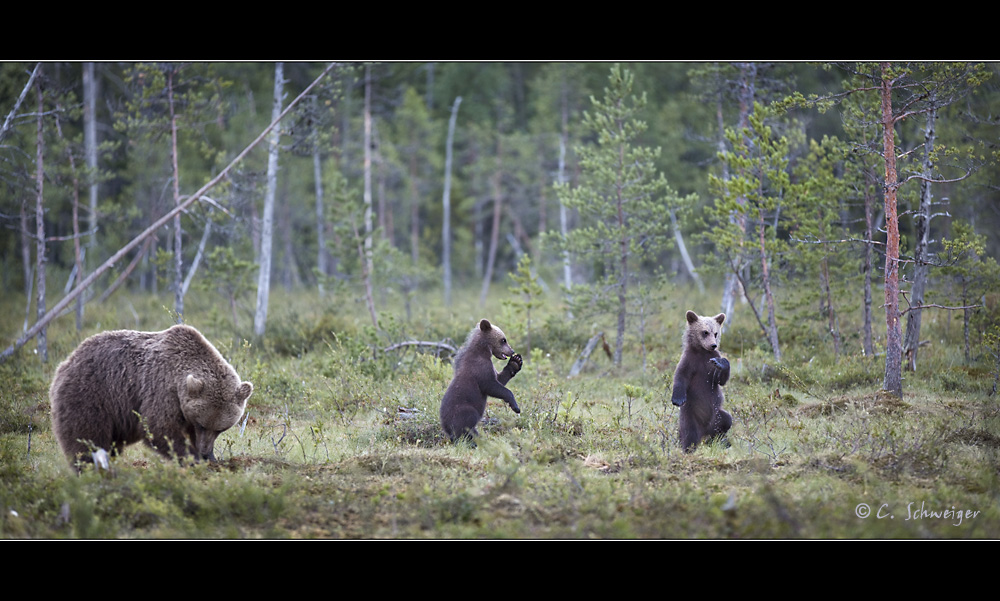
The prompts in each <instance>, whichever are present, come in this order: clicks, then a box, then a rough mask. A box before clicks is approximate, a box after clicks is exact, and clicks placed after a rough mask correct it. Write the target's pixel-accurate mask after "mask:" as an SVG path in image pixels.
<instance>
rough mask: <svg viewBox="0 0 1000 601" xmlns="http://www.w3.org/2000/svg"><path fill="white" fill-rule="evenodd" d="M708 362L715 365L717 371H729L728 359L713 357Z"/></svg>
mask: <svg viewBox="0 0 1000 601" xmlns="http://www.w3.org/2000/svg"><path fill="white" fill-rule="evenodd" d="M708 362H709V363H711V364H712V365H714V366H715V367H716V368H717V369H722V370H728V369H729V359H726V358H725V357H713V358H711V359H709V360H708Z"/></svg>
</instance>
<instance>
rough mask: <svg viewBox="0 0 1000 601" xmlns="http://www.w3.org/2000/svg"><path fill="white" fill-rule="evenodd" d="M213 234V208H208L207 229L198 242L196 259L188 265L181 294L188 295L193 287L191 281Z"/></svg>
mask: <svg viewBox="0 0 1000 601" xmlns="http://www.w3.org/2000/svg"><path fill="white" fill-rule="evenodd" d="M211 235H212V209H209V210H208V216H207V217H206V218H205V231H204V232H202V234H201V241H200V242H198V252H196V253H195V255H194V259H192V261H191V266H190V267H188V272H187V276H186V277H185V278H184V285H183V286H182V287H181V296H182V297H184V296H187V293H188V288H190V287H191V282H192V281H194V274H195V273H197V272H198V265H199V264H201V258H202V257H203V256H204V255H205V246H207V245H208V237H209V236H211Z"/></svg>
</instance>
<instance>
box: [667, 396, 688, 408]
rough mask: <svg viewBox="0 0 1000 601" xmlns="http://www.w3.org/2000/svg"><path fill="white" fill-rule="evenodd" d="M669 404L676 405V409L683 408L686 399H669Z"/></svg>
mask: <svg viewBox="0 0 1000 601" xmlns="http://www.w3.org/2000/svg"><path fill="white" fill-rule="evenodd" d="M670 402H671V403H673V404H674V405H677V406H678V407H683V406H684V403H686V402H687V397H674V398H672V399H670Z"/></svg>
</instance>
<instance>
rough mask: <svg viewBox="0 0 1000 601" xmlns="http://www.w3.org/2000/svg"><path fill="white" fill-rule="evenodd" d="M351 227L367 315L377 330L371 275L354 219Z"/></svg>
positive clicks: (352, 218) (376, 314)
mask: <svg viewBox="0 0 1000 601" xmlns="http://www.w3.org/2000/svg"><path fill="white" fill-rule="evenodd" d="M351 227H353V228H354V243H355V244H356V245H357V247H358V259H360V260H361V276H362V279H363V280H364V283H365V302H366V303H367V305H368V315H370V316H371V318H372V325H373V326H374V327H375V329H376V330H378V313H376V311H375V297H374V295H373V294H372V273H371V272H370V271H368V262H367V261H365V250H364V243H363V242H362V240H361V234H360V233H358V226H357V224H355V223H354V217H351Z"/></svg>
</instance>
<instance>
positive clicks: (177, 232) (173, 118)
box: [167, 67, 184, 323]
mask: <svg viewBox="0 0 1000 601" xmlns="http://www.w3.org/2000/svg"><path fill="white" fill-rule="evenodd" d="M167 104H168V106H169V107H170V161H171V167H172V169H173V173H174V206H175V207H177V206H180V204H181V187H180V179H181V178H180V175H181V174H180V170H179V169H178V167H177V114H176V113H175V112H174V69H173V67H171V68H170V71H168V72H167ZM182 234H183V232H182V231H181V214H180V212H178V213H177V216H176V217H174V311H175V312H176V313H177V323H184V254H183V252H182V250H183V246H181V235H182Z"/></svg>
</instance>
